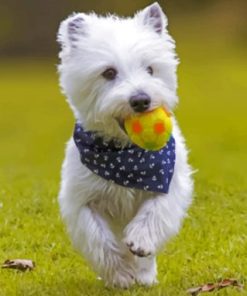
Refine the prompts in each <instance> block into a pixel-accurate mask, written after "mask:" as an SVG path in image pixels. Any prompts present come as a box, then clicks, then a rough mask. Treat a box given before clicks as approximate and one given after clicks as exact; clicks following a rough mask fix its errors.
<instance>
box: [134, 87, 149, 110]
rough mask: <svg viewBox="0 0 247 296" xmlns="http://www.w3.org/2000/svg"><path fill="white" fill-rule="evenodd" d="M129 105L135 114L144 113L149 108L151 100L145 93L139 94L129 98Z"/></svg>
mask: <svg viewBox="0 0 247 296" xmlns="http://www.w3.org/2000/svg"><path fill="white" fill-rule="evenodd" d="M129 104H130V106H131V108H132V109H133V110H134V111H135V112H144V111H146V110H147V109H148V108H149V107H150V104H151V99H150V97H149V95H147V94H146V93H144V92H140V93H138V94H135V95H133V96H132V97H130V99H129Z"/></svg>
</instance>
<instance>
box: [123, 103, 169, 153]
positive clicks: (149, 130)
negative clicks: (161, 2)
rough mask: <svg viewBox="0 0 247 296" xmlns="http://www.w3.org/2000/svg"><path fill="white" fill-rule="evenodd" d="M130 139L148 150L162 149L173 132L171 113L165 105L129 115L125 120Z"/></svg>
mask: <svg viewBox="0 0 247 296" xmlns="http://www.w3.org/2000/svg"><path fill="white" fill-rule="evenodd" d="M124 127H125V130H126V132H127V134H128V136H129V138H130V140H131V141H132V142H133V143H135V144H136V145H138V146H139V147H141V148H143V149H146V150H153V151H156V150H160V149H161V148H163V147H164V146H165V145H166V143H167V142H168V141H169V139H170V136H171V132H172V121H171V114H170V113H169V112H167V111H166V109H165V108H164V107H159V108H157V109H154V110H152V111H150V112H144V113H139V114H134V115H131V116H129V117H128V118H126V119H125V121H124Z"/></svg>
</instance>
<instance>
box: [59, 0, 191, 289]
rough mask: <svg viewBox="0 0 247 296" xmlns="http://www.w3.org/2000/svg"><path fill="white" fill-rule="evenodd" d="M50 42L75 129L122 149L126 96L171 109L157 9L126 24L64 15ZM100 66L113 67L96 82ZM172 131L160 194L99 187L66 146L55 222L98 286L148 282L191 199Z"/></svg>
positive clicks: (170, 47) (170, 68)
mask: <svg viewBox="0 0 247 296" xmlns="http://www.w3.org/2000/svg"><path fill="white" fill-rule="evenodd" d="M58 41H59V43H60V44H61V46H62V50H61V52H60V55H59V56H60V59H61V64H60V65H59V73H60V84H61V87H62V90H63V92H64V93H65V95H66V97H67V100H68V102H69V105H70V106H71V108H72V110H73V112H74V115H75V118H76V120H79V121H80V122H81V123H82V125H83V127H84V129H86V130H90V131H95V132H97V133H99V134H100V135H101V136H103V137H104V138H105V139H106V140H109V139H112V138H117V139H118V140H119V141H121V143H122V145H123V146H124V145H126V143H128V141H129V139H128V137H127V135H126V134H125V132H124V131H123V129H122V128H121V122H122V121H123V119H124V118H125V117H126V116H128V115H129V114H131V113H132V112H134V111H133V110H132V109H131V107H130V104H129V98H130V97H131V96H132V95H133V94H135V93H136V92H138V91H142V92H145V93H147V94H148V95H149V96H150V98H151V106H150V109H154V108H155V107H158V106H162V105H164V106H166V108H168V109H169V110H170V111H171V112H172V110H173V108H174V107H175V105H176V103H177V101H178V99H177V95H176V88H177V80H176V68H177V64H178V60H177V58H176V55H175V51H174V49H175V44H174V41H173V39H172V38H171V36H170V35H169V34H168V32H167V18H166V16H165V15H164V13H163V12H162V9H161V8H160V6H159V5H158V4H157V3H154V4H153V5H151V6H149V7H147V8H145V9H144V10H142V11H140V12H138V13H137V14H136V15H135V16H134V17H133V18H118V17H116V16H113V15H109V16H107V17H102V16H97V15H96V14H83V13H78V14H73V15H72V16H70V17H68V18H67V19H66V20H65V21H63V22H62V23H61V26H60V28H59V32H58ZM148 67H152V69H153V75H150V73H148V71H147V69H148ZM108 68H114V69H116V70H117V73H118V74H117V77H116V79H114V80H112V81H108V80H106V79H105V78H104V77H103V76H102V73H103V72H104V71H105V70H106V69H108ZM173 126H174V129H173V136H174V138H175V139H176V164H175V170H174V175H173V178H172V181H171V184H170V189H169V193H168V194H157V193H152V192H145V191H142V190H137V189H131V188H128V187H122V186H119V185H116V184H113V183H112V182H108V181H106V180H105V179H103V178H101V177H99V176H97V175H95V174H94V173H92V172H91V171H90V170H88V169H87V168H86V167H85V166H84V165H82V163H81V161H80V156H79V152H78V150H77V148H76V146H75V144H74V142H73V139H71V140H70V141H69V142H68V145H67V149H66V156H65V160H64V163H63V167H62V182H61V189H60V194H59V203H60V208H61V213H62V217H63V219H64V220H65V222H66V224H67V227H68V231H69V233H70V235H71V238H72V241H73V243H74V245H75V247H76V248H77V249H78V250H79V251H80V252H81V253H83V254H84V256H85V257H86V258H87V259H88V261H89V262H90V264H91V265H92V267H93V268H94V270H95V271H96V272H97V274H98V275H99V276H100V277H101V278H102V279H103V280H104V281H105V283H106V284H107V285H110V286H118V287H122V288H128V287H130V286H131V285H132V284H134V283H139V284H143V285H148V286H149V285H152V284H154V283H156V282H157V278H156V276H157V268H156V261H155V256H156V253H157V251H158V250H159V249H160V248H161V247H162V246H163V245H164V243H165V242H166V241H167V240H168V239H169V238H170V237H171V236H173V235H175V234H176V233H177V232H178V230H179V228H180V225H181V221H182V219H183V217H184V216H185V214H186V210H187V208H188V206H189V204H190V202H191V196H192V190H193V182H192V179H191V169H190V166H189V165H188V163H187V150H186V147H185V144H184V139H183V137H182V135H181V132H180V130H179V127H178V125H177V122H176V120H175V119H173Z"/></svg>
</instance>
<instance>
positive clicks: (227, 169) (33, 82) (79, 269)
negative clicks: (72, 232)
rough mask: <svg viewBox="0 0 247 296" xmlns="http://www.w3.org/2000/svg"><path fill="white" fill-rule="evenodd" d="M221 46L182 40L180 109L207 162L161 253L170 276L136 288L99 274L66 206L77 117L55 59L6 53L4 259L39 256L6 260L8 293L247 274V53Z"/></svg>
mask: <svg viewBox="0 0 247 296" xmlns="http://www.w3.org/2000/svg"><path fill="white" fill-rule="evenodd" d="M214 49H215V47H213V46H210V45H206V43H203V44H202V45H199V44H195V43H194V44H193V43H188V44H187V43H186V44H184V47H183V48H180V47H179V44H178V51H179V53H180V57H181V60H182V64H181V66H180V69H179V82H180V88H179V93H180V98H181V104H180V105H179V108H178V110H177V116H178V118H179V122H180V124H181V126H182V129H183V132H184V134H185V136H186V139H187V143H188V146H189V147H190V149H191V156H190V161H191V163H192V165H193V166H194V167H195V168H197V169H198V170H199V171H198V173H197V174H196V176H195V179H196V183H195V184H196V192H195V197H194V203H193V205H192V207H191V209H190V211H189V217H188V218H187V219H186V221H185V223H184V226H183V228H182V230H181V232H180V233H179V235H178V236H177V237H176V238H174V239H173V240H172V241H171V242H170V243H169V244H168V245H167V247H166V248H165V249H164V251H163V252H162V253H161V254H160V255H159V258H158V262H159V280H160V284H159V285H158V286H157V287H154V288H151V289H147V288H143V287H134V288H132V289H130V290H128V291H121V290H108V289H106V288H104V286H103V283H102V282H100V281H97V280H96V278H95V274H94V273H93V272H92V271H91V269H90V268H89V267H88V265H87V264H86V262H85V260H84V259H83V258H81V256H79V255H78V254H76V253H75V251H74V250H73V248H72V247H71V245H70V242H69V239H68V237H67V234H66V231H65V229H64V226H63V223H62V221H61V219H60V216H59V210H58V204H57V192H58V187H59V172H60V166H61V162H62V159H63V154H64V143H65V142H66V140H67V139H68V138H69V136H70V134H71V132H72V128H73V118H72V115H71V112H70V110H69V108H68V106H67V105H66V103H65V101H64V98H63V97H62V95H60V93H59V89H58V86H57V75H56V72H55V64H54V62H53V61H49V60H35V61H34V60H31V61H28V60H22V61H20V60H18V61H15V60H14V61H2V63H1V68H0V89H1V99H0V104H1V105H0V129H1V133H0V143H1V145H0V225H1V228H0V237H1V239H0V261H2V262H3V261H4V260H5V259H7V258H18V257H20V258H30V259H33V260H34V261H35V262H36V265H37V266H36V268H35V270H34V271H33V272H26V273H21V272H17V271H15V270H6V269H4V270H0V295H1V296H5V295H6V296H7V295H8V296H12V295H25V296H29V295H35V296H36V295H45V296H47V295H51V296H56V295H57V296H58V295H59V296H65V295H66V296H73V295H75V296H76V295H83V296H84V295H96V296H97V295H100V296H104V295H124V296H125V295H126V296H127V295H134V296H138V295H151V296H154V295H155V296H156V295H157V296H165V295H169V296H173V295H174V296H180V295H187V294H186V290H187V289H188V288H190V287H192V286H197V285H198V284H201V283H205V282H212V281H216V280H218V279H221V278H226V277H235V278H237V279H239V280H240V281H241V282H242V283H246V276H247V191H246V189H247V186H246V185H247V177H246V164H247V153H246V145H247V132H246V123H247V120H246V108H247V101H246V91H247V85H246V66H247V63H246V60H244V58H243V57H244V54H245V53H243V52H241V50H238V49H237V48H230V47H229V48H225V47H223V46H222V47H218V48H217V50H216V51H214ZM192 53H193V54H192ZM212 294H213V295H231V296H232V295H233V296H234V295H239V291H237V290H236V289H234V288H228V289H224V290H221V291H220V292H214V293H212ZM241 295H247V292H246V290H245V289H244V290H243V292H242V293H241Z"/></svg>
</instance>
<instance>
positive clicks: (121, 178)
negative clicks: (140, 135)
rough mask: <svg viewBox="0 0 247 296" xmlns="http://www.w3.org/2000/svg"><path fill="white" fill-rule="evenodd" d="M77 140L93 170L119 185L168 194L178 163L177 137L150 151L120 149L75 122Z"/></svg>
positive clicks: (86, 162) (85, 163) (118, 146)
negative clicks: (160, 147)
mask: <svg viewBox="0 0 247 296" xmlns="http://www.w3.org/2000/svg"><path fill="white" fill-rule="evenodd" d="M74 141H75V144H76V146H77V148H78V150H79V152H80V157H81V162H82V163H83V164H84V165H85V166H86V167H87V168H88V169H90V170H91V171H92V172H94V173H95V174H97V175H99V176H101V177H102V178H104V179H106V180H111V181H113V182H114V183H116V184H118V185H122V186H125V187H131V188H137V189H142V190H146V191H152V192H162V193H168V191H169V185H170V182H171V179H172V176H173V171H174V165H175V158H176V155H175V139H174V138H173V136H171V138H170V140H169V141H168V143H167V144H166V146H165V147H164V148H162V149H161V150H159V151H148V150H144V149H142V148H139V147H138V146H136V145H133V144H129V145H128V146H126V147H124V148H121V145H120V144H119V143H118V142H117V141H115V140H112V141H109V142H105V141H104V139H103V138H101V137H99V136H97V135H96V134H95V133H93V132H85V131H84V130H83V128H82V127H81V125H80V124H78V123H77V124H76V125H75V130H74Z"/></svg>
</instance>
